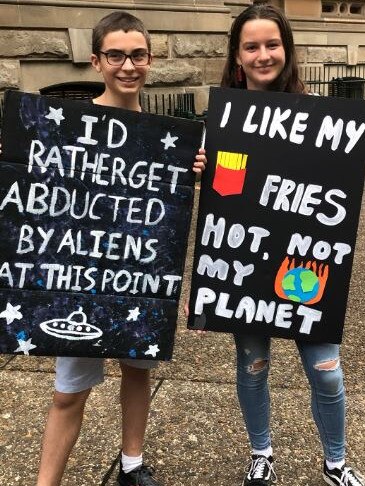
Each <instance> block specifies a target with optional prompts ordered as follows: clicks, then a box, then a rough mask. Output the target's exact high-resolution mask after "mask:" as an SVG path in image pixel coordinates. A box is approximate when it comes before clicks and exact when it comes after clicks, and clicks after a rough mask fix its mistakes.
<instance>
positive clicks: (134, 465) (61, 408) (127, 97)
mask: <svg viewBox="0 0 365 486" xmlns="http://www.w3.org/2000/svg"><path fill="white" fill-rule="evenodd" d="M92 52H93V54H92V56H91V62H92V65H93V67H94V68H95V69H96V71H97V72H98V73H101V74H102V76H103V78H104V81H105V91H104V93H103V94H102V95H101V96H99V97H98V98H96V99H94V100H93V102H94V103H95V104H98V105H104V106H112V107H116V108H124V109H129V110H134V111H141V106H140V103H139V93H140V90H141V88H142V87H143V85H144V83H145V81H146V76H147V73H148V71H149V69H150V65H151V59H152V57H151V41H150V35H149V33H148V31H147V30H146V29H145V27H144V25H143V23H142V22H141V21H140V20H139V19H137V18H136V17H134V16H133V15H130V14H128V13H126V12H121V11H118V12H113V13H112V14H110V15H107V16H106V17H104V18H103V19H102V20H101V21H100V22H99V23H98V24H97V25H96V27H95V28H94V30H93V40H92ZM205 163H206V158H205V152H204V150H203V149H200V150H199V154H198V155H197V156H196V160H195V162H194V165H193V171H194V172H196V173H201V171H202V170H203V169H204V167H205ZM103 361H104V360H103V359H101V358H100V359H99V358H68V357H61V358H57V361H56V383H55V393H54V397H53V403H52V405H51V408H50V411H49V416H48V421H47V425H46V429H45V433H44V438H43V450H42V455H41V462H40V470H39V475H38V482H37V486H57V485H60V484H61V479H62V475H63V473H64V470H65V467H66V464H67V460H68V457H69V455H70V453H71V450H72V448H73V446H74V444H75V443H76V440H77V438H78V436H79V432H80V429H81V424H82V418H83V413H84V407H85V403H86V400H87V398H88V396H89V394H90V391H91V389H92V387H93V386H94V385H97V384H99V383H101V382H102V381H103V379H104V377H103ZM155 366H156V362H155V361H147V360H146V361H144V360H128V359H123V360H120V367H121V370H122V382H121V405H122V438H123V443H122V454H121V464H120V472H119V475H118V482H119V485H120V486H136V485H138V486H161V483H159V482H157V481H156V480H155V479H154V478H153V477H152V474H153V469H152V468H150V467H148V466H145V465H144V464H143V462H142V447H143V439H144V434H145V430H146V426H147V419H148V413H149V404H150V369H151V368H154V367H155Z"/></svg>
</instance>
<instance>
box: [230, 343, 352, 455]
mask: <svg viewBox="0 0 365 486" xmlns="http://www.w3.org/2000/svg"><path fill="white" fill-rule="evenodd" d="M234 338H235V341H236V348H237V393H238V399H239V402H240V405H241V410H242V413H243V416H244V420H245V422H246V428H247V432H248V435H249V439H250V442H251V446H252V448H253V449H257V450H264V449H266V448H267V447H269V446H270V445H271V440H270V394H269V388H268V383H267V379H268V373H269V364H270V338H266V337H262V336H248V335H240V336H238V335H236V336H234ZM296 345H297V347H298V350H299V353H300V356H301V359H302V363H303V367H304V370H305V372H306V375H307V378H308V380H309V383H310V386H311V394H312V413H313V417H314V420H315V423H316V425H317V428H318V431H319V435H320V438H321V442H322V446H323V450H324V455H325V458H326V459H327V460H328V461H333V462H337V461H341V460H343V459H344V458H345V389H344V384H343V373H342V369H341V366H340V361H339V345H338V344H317V343H304V342H297V343H296ZM321 365H322V369H319V368H320V367H321ZM324 366H328V367H329V368H330V369H329V370H323V367H324Z"/></svg>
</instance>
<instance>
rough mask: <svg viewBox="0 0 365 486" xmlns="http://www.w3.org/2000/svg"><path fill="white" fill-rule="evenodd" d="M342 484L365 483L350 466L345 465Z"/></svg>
mask: <svg viewBox="0 0 365 486" xmlns="http://www.w3.org/2000/svg"><path fill="white" fill-rule="evenodd" d="M341 484H343V486H364V483H362V482H361V481H360V480H359V479H357V477H356V476H355V474H354V472H353V470H352V469H351V468H350V467H345V468H344V469H343V473H342V475H341Z"/></svg>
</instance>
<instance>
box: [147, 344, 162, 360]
mask: <svg viewBox="0 0 365 486" xmlns="http://www.w3.org/2000/svg"><path fill="white" fill-rule="evenodd" d="M159 351H160V349H159V347H158V344H154V345H153V346H152V345H151V344H150V345H149V346H148V350H147V351H145V352H144V354H145V355H146V356H147V355H148V354H150V355H151V356H153V357H154V358H156V354H157V353H158V352H159Z"/></svg>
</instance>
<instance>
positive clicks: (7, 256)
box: [0, 92, 202, 360]
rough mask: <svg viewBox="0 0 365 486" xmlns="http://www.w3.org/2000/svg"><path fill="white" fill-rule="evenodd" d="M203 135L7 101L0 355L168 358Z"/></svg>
mask: <svg viewBox="0 0 365 486" xmlns="http://www.w3.org/2000/svg"><path fill="white" fill-rule="evenodd" d="M201 136H202V124H201V123H198V122H194V121H188V120H182V119H177V118H172V117H164V116H157V115H150V114H147V113H136V112H131V111H127V110H120V109H115V108H110V107H102V106H97V105H93V104H92V103H87V102H75V101H70V100H60V99H51V98H46V97H42V96H37V95H30V94H26V93H18V92H9V93H7V96H6V100H5V116H4V124H3V131H2V148H3V154H2V160H1V163H0V181H1V182H0V228H1V235H2V238H1V240H0V255H1V261H0V352H2V353H24V354H34V355H58V356H90V357H122V358H123V357H124V358H136V359H158V360H165V359H170V358H171V354H172V348H173V338H174V332H175V327H176V318H177V306H178V300H179V295H180V290H181V280H182V275H183V267H184V259H185V253H186V248H187V239H188V233H189V225H190V220H191V211H192V204H193V196H194V180H195V178H194V173H193V171H192V165H193V162H194V160H195V154H196V153H197V152H198V149H199V146H200V140H201Z"/></svg>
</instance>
